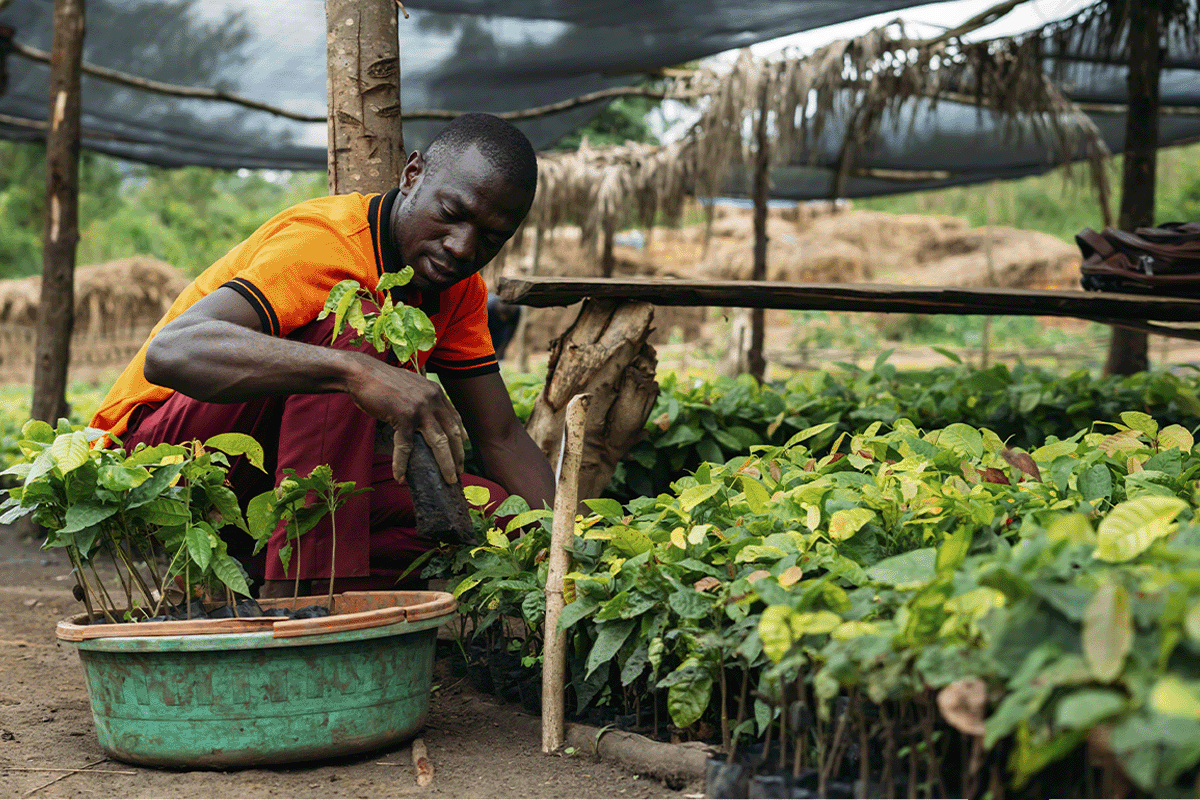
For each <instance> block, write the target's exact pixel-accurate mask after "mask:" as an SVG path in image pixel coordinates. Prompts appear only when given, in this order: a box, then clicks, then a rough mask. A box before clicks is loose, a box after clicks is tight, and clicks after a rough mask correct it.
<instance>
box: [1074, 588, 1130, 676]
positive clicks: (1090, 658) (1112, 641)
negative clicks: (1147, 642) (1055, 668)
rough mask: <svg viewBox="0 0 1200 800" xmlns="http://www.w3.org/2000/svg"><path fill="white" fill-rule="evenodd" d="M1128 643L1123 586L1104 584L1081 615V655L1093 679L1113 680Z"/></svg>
mask: <svg viewBox="0 0 1200 800" xmlns="http://www.w3.org/2000/svg"><path fill="white" fill-rule="evenodd" d="M1132 646H1133V611H1132V609H1131V607H1130V604H1129V593H1128V592H1127V591H1125V587H1124V586H1121V585H1119V584H1115V583H1106V584H1104V585H1103V586H1101V587H1100V588H1099V589H1098V590H1097V591H1096V594H1095V595H1094V596H1093V597H1092V601H1091V602H1090V603H1088V607H1087V611H1086V612H1085V613H1084V617H1083V654H1084V657H1085V658H1086V659H1087V663H1088V667H1089V668H1090V669H1091V671H1092V675H1094V676H1095V677H1096V680H1098V681H1101V682H1102V683H1111V682H1112V681H1114V680H1116V678H1117V676H1118V675H1120V674H1121V668H1122V666H1124V664H1125V656H1127V655H1129V650H1130V648H1131V647H1132Z"/></svg>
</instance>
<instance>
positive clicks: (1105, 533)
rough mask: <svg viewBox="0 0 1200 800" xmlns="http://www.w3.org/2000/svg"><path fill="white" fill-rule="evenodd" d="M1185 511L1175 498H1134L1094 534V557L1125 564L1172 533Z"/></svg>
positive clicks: (1101, 523) (1110, 515) (1123, 504)
mask: <svg viewBox="0 0 1200 800" xmlns="http://www.w3.org/2000/svg"><path fill="white" fill-rule="evenodd" d="M1185 508H1187V503H1185V502H1184V501H1182V500H1180V499H1179V498H1177V497H1157V496H1149V497H1138V498H1135V499H1133V500H1126V501H1125V502H1124V503H1121V504H1120V505H1118V506H1116V507H1115V508H1113V510H1112V511H1111V512H1109V513H1108V515H1107V516H1105V517H1104V519H1102V520H1100V525H1099V527H1098V529H1097V531H1096V537H1097V541H1096V557H1097V558H1099V559H1102V560H1104V561H1109V562H1123V561H1129V560H1131V559H1133V558H1136V557H1137V556H1139V555H1141V554H1142V553H1143V552H1145V550H1146V549H1147V548H1149V547H1150V545H1151V544H1153V543H1154V542H1155V541H1156V540H1158V539H1161V538H1163V537H1164V536H1168V535H1170V534H1171V533H1173V532H1174V531H1175V529H1176V527H1177V526H1176V524H1175V518H1176V517H1178V516H1179V514H1180V513H1181V512H1182V511H1183V510H1184V509H1185Z"/></svg>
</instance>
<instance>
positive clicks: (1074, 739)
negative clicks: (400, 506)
mask: <svg viewBox="0 0 1200 800" xmlns="http://www.w3.org/2000/svg"><path fill="white" fill-rule="evenodd" d="M1118 417H1119V419H1120V422H1113V423H1096V424H1095V425H1090V424H1089V425H1088V426H1086V427H1084V428H1083V429H1081V430H1078V431H1076V432H1075V433H1073V434H1072V435H1070V436H1068V437H1065V438H1060V437H1058V436H1049V437H1045V438H1044V439H1043V440H1042V443H1041V445H1040V446H1038V447H1036V448H1033V449H1031V451H1030V452H1028V453H1026V452H1024V451H1022V450H1020V449H1016V448H1009V447H1007V446H1006V443H1005V442H1004V441H1003V440H1002V438H1001V437H1000V436H999V435H998V434H997V433H996V432H995V431H992V430H990V429H988V428H977V427H974V426H971V425H967V424H964V423H953V424H950V425H947V426H945V427H941V428H936V429H926V430H923V429H921V428H919V427H918V426H917V425H915V424H914V423H913V422H912V421H910V420H908V419H903V418H901V419H897V420H895V421H894V422H893V423H892V424H891V425H889V426H887V427H885V426H883V425H881V424H880V423H879V422H875V423H872V424H870V425H866V426H863V427H861V428H860V429H859V430H858V431H857V432H856V433H853V434H850V435H847V434H839V435H837V436H836V438H835V439H834V441H833V442H832V444H831V445H829V446H826V447H818V446H817V445H816V443H817V442H820V441H823V440H824V439H826V438H827V437H828V435H829V434H830V432H831V431H832V430H834V427H835V426H834V425H833V424H831V423H823V424H821V425H817V426H814V427H811V428H809V429H806V430H804V431H801V432H799V433H797V434H796V435H794V436H793V437H791V439H790V440H789V441H788V442H786V443H784V444H783V445H777V446H776V445H769V446H759V447H756V448H754V450H753V453H752V454H751V455H749V456H746V455H742V456H738V457H735V458H733V459H731V460H729V461H727V462H725V463H722V464H714V463H707V462H706V463H702V464H701V465H700V466H699V467H698V468H697V469H696V470H695V472H694V474H692V475H690V476H686V477H683V478H680V479H678V480H677V481H675V482H674V483H673V484H672V486H671V487H670V491H669V492H665V493H662V494H659V495H657V496H654V497H644V498H637V499H634V500H632V501H630V502H628V503H626V504H624V505H622V504H620V503H618V502H616V501H615V500H611V499H601V500H597V501H592V502H591V503H590V504H589V505H590V506H591V508H592V510H593V512H594V513H592V514H590V515H588V516H587V517H585V518H580V519H579V520H578V523H577V532H576V537H575V541H574V545H573V547H572V553H573V560H574V567H573V571H572V572H571V573H570V575H569V576H568V586H567V587H566V588H567V594H568V598H569V599H570V600H571V602H570V603H569V605H568V606H567V608H566V610H565V612H564V617H563V619H562V621H561V623H560V624H561V626H562V627H563V628H564V629H566V630H567V631H568V635H569V637H570V641H571V646H570V648H569V650H570V652H572V653H573V655H572V657H571V659H570V663H569V664H568V671H569V675H570V681H571V692H572V695H573V697H574V699H575V703H576V708H577V710H581V709H583V708H586V707H588V706H589V705H593V706H594V705H597V704H600V705H610V706H614V707H618V708H623V709H624V710H628V709H629V708H630V706H631V705H633V706H634V707H636V706H637V705H639V704H644V705H646V706H650V705H654V704H655V703H656V702H657V700H658V699H659V698H663V697H664V696H665V708H666V710H667V712H668V713H669V715H670V717H671V719H672V721H673V723H674V725H675V726H676V727H677V728H678V729H679V730H680V731H691V732H692V733H693V734H696V733H697V732H698V731H701V730H703V729H706V728H707V729H709V730H713V731H720V732H721V738H722V740H723V742H724V743H725V744H726V745H727V746H729V747H733V746H734V745H735V744H736V743H737V742H742V743H745V742H747V741H750V740H754V739H759V740H762V741H763V742H764V743H765V744H766V745H768V752H772V753H775V752H778V754H779V755H778V759H779V763H780V766H783V765H784V764H786V765H787V766H788V767H790V768H792V769H793V770H794V771H795V774H796V775H800V774H801V773H802V772H804V771H805V770H815V775H816V776H817V779H818V780H819V781H823V782H824V781H829V780H832V779H834V778H835V777H837V776H839V775H843V777H844V773H846V772H847V771H848V770H849V771H851V772H856V773H857V775H858V777H860V779H862V780H866V781H874V782H876V783H877V784H878V785H879V786H880V787H886V788H877V789H876V791H882V792H885V793H886V792H888V791H892V790H894V786H893V784H894V782H895V781H896V780H898V779H900V778H901V777H902V775H907V776H908V779H911V780H913V781H915V782H919V783H921V784H923V785H924V787H925V789H926V790H927V791H928V792H930V793H932V794H936V795H943V796H945V795H949V796H959V795H971V794H975V793H976V792H978V791H979V790H980V787H983V788H986V787H988V786H993V788H995V787H998V786H999V787H1002V786H1004V785H1005V784H1007V785H1008V786H1009V787H1010V789H1012V790H1017V791H1018V792H1024V793H1029V795H1030V796H1037V795H1039V794H1040V795H1041V796H1048V795H1046V794H1045V793H1046V792H1051V793H1056V794H1058V793H1063V792H1068V791H1070V792H1074V793H1075V794H1076V795H1079V794H1080V793H1084V795H1086V796H1097V795H1098V794H1099V793H1103V792H1102V788H1100V784H1098V783H1096V784H1093V783H1089V782H1088V781H1090V780H1092V778H1093V777H1095V776H1094V774H1093V773H1094V772H1095V770H1093V769H1092V768H1091V767H1088V766H1087V764H1089V763H1091V762H1089V761H1086V760H1085V759H1084V757H1083V756H1082V755H1081V753H1083V752H1084V751H1085V750H1087V749H1089V748H1090V750H1091V756H1092V757H1093V759H1095V760H1097V762H1102V761H1103V760H1104V758H1105V757H1107V759H1108V762H1106V763H1109V764H1110V766H1111V765H1114V764H1119V765H1120V767H1119V770H1120V774H1121V778H1122V780H1128V781H1131V782H1132V784H1133V785H1134V786H1135V787H1136V788H1137V790H1138V791H1144V792H1147V793H1150V794H1151V795H1152V796H1160V797H1165V796H1177V795H1180V794H1191V793H1194V791H1195V788H1196V780H1197V778H1198V773H1200V770H1198V765H1200V659H1198V658H1197V656H1200V517H1198V516H1197V508H1198V507H1200V502H1198V501H1200V480H1198V479H1200V452H1197V450H1196V448H1195V442H1194V440H1193V436H1192V433H1191V432H1190V431H1189V430H1188V429H1186V428H1184V427H1182V426H1180V425H1178V424H1167V425H1160V424H1159V422H1157V421H1156V420H1154V419H1153V418H1152V417H1150V416H1149V415H1147V414H1145V413H1143V412H1124V413H1121V414H1119V415H1118ZM539 517H541V518H543V519H544V517H545V514H544V513H543V512H528V513H526V514H520V515H518V516H517V517H516V518H515V519H514V521H513V525H528V524H529V523H530V522H531V521H532V520H535V519H537V518H539ZM547 527H548V526H547ZM547 543H548V534H547V532H546V531H545V530H544V529H538V528H535V529H534V531H532V532H531V533H529V534H527V535H526V536H525V537H524V538H522V539H520V540H517V541H515V542H510V541H509V540H508V538H507V537H505V536H503V535H501V534H500V533H499V531H492V532H491V533H490V535H489V536H488V538H487V543H486V544H485V545H483V546H481V547H478V548H475V549H474V550H471V551H460V552H458V553H457V554H454V555H452V556H441V557H439V558H438V559H436V560H435V561H434V562H432V563H430V564H428V565H427V566H426V571H425V574H427V575H442V576H450V577H451V588H452V589H453V591H454V592H455V594H456V595H457V596H458V598H459V600H460V603H461V604H462V607H463V608H464V610H465V612H466V613H467V614H468V615H470V616H473V617H474V618H475V621H476V624H477V626H478V629H479V630H483V631H487V630H489V629H490V628H491V629H494V627H495V623H496V622H498V621H500V620H502V619H504V618H505V617H513V618H516V619H520V620H523V621H524V623H525V625H526V627H527V630H528V631H530V632H531V638H532V639H533V640H534V643H533V646H528V643H526V644H527V646H526V647H525V652H526V653H527V654H529V653H536V652H537V651H538V648H537V646H536V640H537V639H539V638H540V637H541V636H542V632H541V631H540V626H541V624H542V615H543V614H544V602H543V599H542V590H543V587H544V583H545V569H546V564H545V561H544V548H545V547H546V546H547ZM527 658H528V655H527ZM851 742H853V743H855V745H856V746H855V748H853V753H852V755H854V757H853V758H852V757H851V756H850V755H847V753H849V752H850V751H851V750H852V748H850V747H849V743H851ZM772 747H773V748H774V750H772V749H771V748H772ZM972 754H974V755H972ZM1064 759H1068V760H1070V759H1073V760H1074V761H1073V763H1075V766H1077V767H1079V769H1071V770H1064V769H1058V770H1051V769H1047V768H1048V767H1050V766H1051V765H1055V764H1060V763H1064ZM902 761H903V764H902V763H901V762H902ZM948 765H950V766H948ZM951 766H953V769H951V768H950V767H951ZM1112 769H1118V768H1117V767H1112ZM1110 777H1111V776H1110ZM1095 779H1096V780H1097V781H1100V780H1101V778H1095ZM1064 781H1065V783H1063V782H1064ZM1081 781H1082V783H1081ZM902 789H903V787H901V790H902ZM1109 790H1111V787H1110V789H1109ZM1104 791H1108V790H1104ZM872 796H881V795H872ZM885 796H891V795H885Z"/></svg>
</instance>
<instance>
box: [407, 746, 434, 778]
mask: <svg viewBox="0 0 1200 800" xmlns="http://www.w3.org/2000/svg"><path fill="white" fill-rule="evenodd" d="M412 759H413V766H414V767H416V770H417V786H428V785H429V784H431V783H433V762H432V761H430V760H429V750H427V749H426V747H425V740H424V739H413V743H412Z"/></svg>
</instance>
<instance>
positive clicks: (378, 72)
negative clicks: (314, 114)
mask: <svg viewBox="0 0 1200 800" xmlns="http://www.w3.org/2000/svg"><path fill="white" fill-rule="evenodd" d="M398 13H399V12H398V9H397V7H396V2H395V0H326V3H325V28H326V58H327V59H328V64H327V70H328V78H327V86H328V90H329V193H330V194H346V193H349V192H362V193H364V194H366V193H370V192H386V191H388V190H390V189H392V188H394V187H395V186H398V185H399V184H400V174H401V172H402V171H403V169H404V161H405V158H406V155H405V151H404V131H403V129H402V127H401V120H400V39H399V36H398V34H397V30H396V15H397V14H398Z"/></svg>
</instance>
